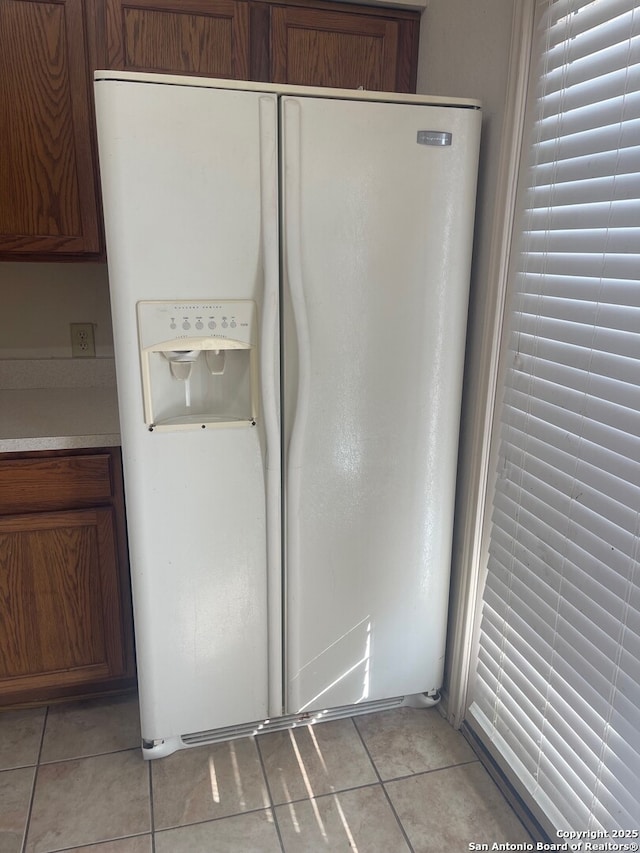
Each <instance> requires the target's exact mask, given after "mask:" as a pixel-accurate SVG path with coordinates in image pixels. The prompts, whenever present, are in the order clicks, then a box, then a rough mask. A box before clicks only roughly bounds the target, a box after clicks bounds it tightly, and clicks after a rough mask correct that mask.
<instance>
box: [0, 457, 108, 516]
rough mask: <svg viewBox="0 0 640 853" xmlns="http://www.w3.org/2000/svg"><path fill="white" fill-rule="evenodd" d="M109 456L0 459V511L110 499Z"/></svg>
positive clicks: (65, 506) (62, 506)
mask: <svg viewBox="0 0 640 853" xmlns="http://www.w3.org/2000/svg"><path fill="white" fill-rule="evenodd" d="M112 494H113V477H112V471H111V456H110V455H109V454H107V453H104V454H95V455H91V456H71V455H70V456H55V457H52V458H45V459H2V460H0V515H6V514H7V513H12V514H13V513H18V512H39V511H44V510H56V509H73V508H76V507H78V508H80V507H83V506H90V505H93V504H96V503H100V502H106V501H109V500H110V499H111V497H112Z"/></svg>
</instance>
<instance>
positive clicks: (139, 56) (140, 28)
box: [106, 0, 249, 80]
mask: <svg viewBox="0 0 640 853" xmlns="http://www.w3.org/2000/svg"><path fill="white" fill-rule="evenodd" d="M106 8H107V56H108V63H109V68H115V69H120V70H126V71H156V72H164V73H168V74H197V75H199V76H205V77H224V78H235V79H241V80H242V79H244V80H246V79H247V78H248V77H249V7H248V4H247V2H245V0H184V2H177V0H106Z"/></svg>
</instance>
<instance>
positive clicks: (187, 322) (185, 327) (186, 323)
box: [182, 320, 191, 332]
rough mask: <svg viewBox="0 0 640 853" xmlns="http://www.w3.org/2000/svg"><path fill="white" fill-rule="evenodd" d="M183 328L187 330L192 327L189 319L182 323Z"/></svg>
mask: <svg viewBox="0 0 640 853" xmlns="http://www.w3.org/2000/svg"><path fill="white" fill-rule="evenodd" d="M182 328H183V329H184V330H185V332H186V330H187V329H190V328H191V323H190V322H189V321H188V320H185V321H184V323H183V324H182Z"/></svg>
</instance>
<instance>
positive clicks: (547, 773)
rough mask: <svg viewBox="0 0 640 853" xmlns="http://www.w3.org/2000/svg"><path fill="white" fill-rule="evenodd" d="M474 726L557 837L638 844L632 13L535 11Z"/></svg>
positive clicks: (638, 57) (638, 372)
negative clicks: (597, 835)
mask: <svg viewBox="0 0 640 853" xmlns="http://www.w3.org/2000/svg"><path fill="white" fill-rule="evenodd" d="M533 50H534V53H533V64H532V82H531V86H530V94H529V120H528V131H527V133H526V134H525V142H524V149H523V166H522V180H521V190H520V202H519V203H520V212H519V219H518V221H519V222H520V226H521V227H520V229H519V233H517V234H516V235H515V236H514V256H513V259H512V274H511V276H512V297H511V302H510V308H509V309H508V310H507V312H506V315H505V327H504V340H503V364H504V370H503V377H504V381H503V388H502V397H501V403H500V406H499V408H498V410H497V412H496V421H495V424H494V428H495V429H496V430H498V431H499V437H500V445H499V452H498V467H497V476H496V485H495V493H494V495H493V503H492V507H491V512H492V517H491V529H490V540H489V547H488V554H489V556H488V563H487V575H486V583H485V586H484V592H483V598H482V603H481V605H480V606H481V608H482V611H481V623H480V634H479V649H478V662H477V671H476V673H475V676H474V678H473V680H472V685H471V700H472V701H471V705H470V708H469V711H468V717H467V723H468V725H469V726H470V727H471V728H472V730H473V731H474V732H475V733H476V734H477V736H478V737H479V738H480V739H481V740H482V741H483V742H484V743H486V744H488V745H490V749H491V751H492V753H493V755H494V756H495V757H497V760H498V763H499V764H501V765H502V767H503V768H504V769H505V770H506V771H507V775H508V776H509V777H510V778H511V779H512V780H513V781H514V784H515V785H516V787H517V788H518V789H519V790H520V793H521V794H522V795H523V797H524V799H525V801H526V802H527V803H528V804H529V806H530V807H531V808H532V810H533V812H534V814H535V815H536V816H537V817H538V819H539V820H541V822H542V823H543V825H544V826H545V827H547V831H550V830H551V829H552V828H553V829H574V830H586V829H607V830H613V829H622V830H634V829H636V830H637V829H638V828H639V827H640V565H639V559H640V544H639V543H640V0H636V2H634V0H591V2H588V0H555V2H553V1H552V0H546V2H541V3H539V15H538V27H537V31H536V41H535V43H534V49H533Z"/></svg>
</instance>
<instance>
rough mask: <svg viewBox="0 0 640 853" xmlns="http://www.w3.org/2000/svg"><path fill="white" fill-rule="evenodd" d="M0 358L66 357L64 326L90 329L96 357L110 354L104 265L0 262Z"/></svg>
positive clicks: (67, 338) (67, 345)
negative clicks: (88, 326) (89, 326)
mask: <svg viewBox="0 0 640 853" xmlns="http://www.w3.org/2000/svg"><path fill="white" fill-rule="evenodd" d="M0 308H1V310H0V358H69V357H71V340H70V332H69V323H93V324H94V325H95V342H96V356H98V357H109V356H113V337H112V334H111V312H110V305H109V284H108V279H107V267H106V265H105V264H79V263H52V264H36V263H1V264H0Z"/></svg>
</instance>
